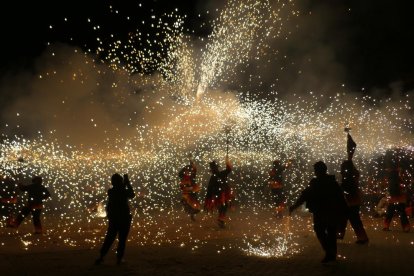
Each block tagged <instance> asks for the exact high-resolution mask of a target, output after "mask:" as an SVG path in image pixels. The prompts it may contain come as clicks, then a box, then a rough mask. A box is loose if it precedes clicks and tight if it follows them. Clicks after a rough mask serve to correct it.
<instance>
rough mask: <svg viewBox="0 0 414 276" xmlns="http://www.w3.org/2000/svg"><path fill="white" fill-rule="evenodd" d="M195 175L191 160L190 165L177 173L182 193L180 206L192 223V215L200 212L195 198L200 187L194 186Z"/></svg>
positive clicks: (195, 169)
mask: <svg viewBox="0 0 414 276" xmlns="http://www.w3.org/2000/svg"><path fill="white" fill-rule="evenodd" d="M196 174H197V168H196V166H195V164H194V162H193V161H192V160H190V165H187V166H185V167H184V168H182V169H181V170H180V172H179V173H178V176H179V177H180V189H181V191H182V196H181V204H182V205H183V206H184V210H185V211H186V212H187V213H188V214H189V215H190V218H191V220H192V221H194V220H195V217H194V215H195V214H197V213H199V212H200V202H199V201H198V196H197V192H198V191H199V190H200V186H199V185H197V184H196Z"/></svg>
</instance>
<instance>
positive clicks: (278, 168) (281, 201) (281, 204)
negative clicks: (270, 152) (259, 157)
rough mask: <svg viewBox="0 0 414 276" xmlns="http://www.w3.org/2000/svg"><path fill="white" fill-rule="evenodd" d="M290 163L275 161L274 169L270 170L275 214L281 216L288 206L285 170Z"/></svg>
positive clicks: (270, 185) (270, 186) (270, 184)
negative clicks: (284, 179) (283, 163)
mask: <svg viewBox="0 0 414 276" xmlns="http://www.w3.org/2000/svg"><path fill="white" fill-rule="evenodd" d="M289 165H290V163H287V164H285V165H282V164H281V163H280V161H279V160H275V161H273V166H272V169H271V170H270V172H269V188H270V192H271V196H272V200H273V203H274V205H275V214H276V216H277V217H281V216H282V213H283V211H284V210H285V207H286V195H285V189H284V184H285V183H284V181H283V172H284V171H285V170H286V169H287V168H288V167H289Z"/></svg>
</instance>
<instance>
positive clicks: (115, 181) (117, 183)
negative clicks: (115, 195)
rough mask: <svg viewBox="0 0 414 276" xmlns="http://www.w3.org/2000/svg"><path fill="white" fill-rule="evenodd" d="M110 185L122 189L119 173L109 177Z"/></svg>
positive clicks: (121, 179)
mask: <svg viewBox="0 0 414 276" xmlns="http://www.w3.org/2000/svg"><path fill="white" fill-rule="evenodd" d="M111 184H112V186H114V187H122V186H123V184H124V178H123V177H122V176H121V175H120V174H119V173H115V174H114V175H112V177H111Z"/></svg>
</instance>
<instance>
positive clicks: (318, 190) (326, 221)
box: [289, 161, 346, 263]
mask: <svg viewBox="0 0 414 276" xmlns="http://www.w3.org/2000/svg"><path fill="white" fill-rule="evenodd" d="M314 170H315V175H316V178H313V179H312V180H311V181H310V183H309V185H308V186H307V187H306V188H305V189H304V190H303V191H302V193H301V194H300V196H299V198H298V199H297V200H296V202H295V203H294V204H293V205H292V206H291V207H289V214H291V212H292V211H293V210H295V209H296V208H297V207H299V206H300V205H302V204H303V203H304V202H306V208H308V209H309V211H310V212H311V213H312V214H313V229H314V231H315V233H316V236H317V237H318V240H319V242H320V244H321V246H322V248H323V250H324V251H325V257H324V258H323V260H322V262H323V263H327V262H331V261H335V260H336V253H337V244H336V233H337V229H338V224H339V222H340V221H341V219H342V218H343V217H344V216H345V215H346V202H345V199H344V195H343V192H342V190H341V188H340V187H339V184H338V182H336V180H335V176H334V175H328V174H327V167H326V165H325V163H324V162H322V161H319V162H316V163H315V164H314Z"/></svg>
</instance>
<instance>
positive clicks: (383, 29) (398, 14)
mask: <svg viewBox="0 0 414 276" xmlns="http://www.w3.org/2000/svg"><path fill="white" fill-rule="evenodd" d="M220 2H221V1H205V0H191V1H190V0H184V1H183V0H168V1H167V0H145V1H107V0H101V1H96V0H92V1H91V0H89V1H79V0H73V1H67V0H62V1H53V2H49V1H13V2H12V1H7V2H3V3H2V7H1V22H0V25H1V37H2V38H1V41H2V42H1V43H2V51H1V59H2V62H1V67H0V72H1V73H2V74H3V73H5V72H7V73H10V72H14V71H19V70H27V69H29V70H30V68H32V63H33V60H34V59H35V58H36V57H37V56H39V55H40V54H41V53H42V52H43V51H44V49H45V48H46V45H47V42H56V41H60V42H65V43H69V44H73V45H76V46H79V47H82V48H84V49H87V48H88V47H92V48H93V46H94V43H96V41H95V38H96V36H97V35H96V34H97V32H93V31H92V30H91V28H90V23H88V22H87V18H91V19H92V20H93V22H98V23H99V25H100V26H101V32H102V33H103V34H102V35H105V33H106V34H108V33H113V32H114V33H116V34H117V35H118V36H119V37H121V38H122V37H123V36H125V35H126V34H127V33H128V32H129V31H132V30H135V29H136V26H137V25H138V24H139V22H140V21H141V20H142V19H148V18H149V17H150V16H151V15H152V14H154V15H161V14H163V13H165V12H167V13H168V12H171V11H172V10H174V9H175V8H178V12H177V13H179V14H185V15H187V16H188V17H187V18H186V28H187V29H188V30H194V35H196V36H206V35H207V34H208V33H209V32H210V29H209V28H210V27H209V26H208V24H205V25H204V26H201V25H202V22H203V21H204V22H206V21H207V18H205V12H204V11H205V9H206V8H211V7H214V4H216V3H220ZM296 2H297V7H298V9H299V10H302V11H303V14H306V13H307V12H309V11H313V10H319V11H322V14H324V16H326V17H327V18H329V21H326V24H327V25H328V26H323V25H321V26H323V27H324V30H325V31H324V32H323V33H322V34H319V35H318V37H317V39H318V40H320V41H323V42H324V43H325V45H329V47H331V49H333V51H334V53H335V59H336V62H338V63H339V64H341V66H342V67H343V68H344V71H345V72H344V74H343V79H342V80H343V81H344V82H345V83H347V85H348V86H349V87H351V88H353V89H360V88H361V87H364V88H366V90H364V91H369V90H370V89H372V88H387V87H389V86H390V84H391V83H394V82H398V83H399V84H400V87H401V90H402V91H403V92H410V90H412V89H414V69H413V64H412V63H413V61H414V50H413V49H414V42H413V40H414V39H413V34H414V31H413V23H412V22H413V21H412V20H413V16H412V11H413V10H414V9H413V8H414V4H413V1H408V0H389V1H386V0H363V1H361V0H350V1H345V0H343V1H339V0H318V1H316V0H314V1H302V0H298V1H296ZM140 3H141V4H142V7H139V4H140ZM110 5H112V6H113V9H114V10H119V14H115V13H110V12H109V6H110ZM198 14H201V15H202V16H201V17H198ZM126 16H130V17H131V20H129V21H128V20H126V19H125V17H126ZM65 17H66V18H68V22H64V18H65ZM323 20H324V18H323V17H321V22H320V24H323V23H324V21H323ZM49 25H52V26H53V29H50V28H49ZM200 26H201V27H200ZM303 43H304V45H305V47H306V43H307V42H306V41H303ZM309 43H312V42H309ZM291 50H292V49H291ZM293 50H295V49H294V47H293ZM302 51H303V46H302Z"/></svg>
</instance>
